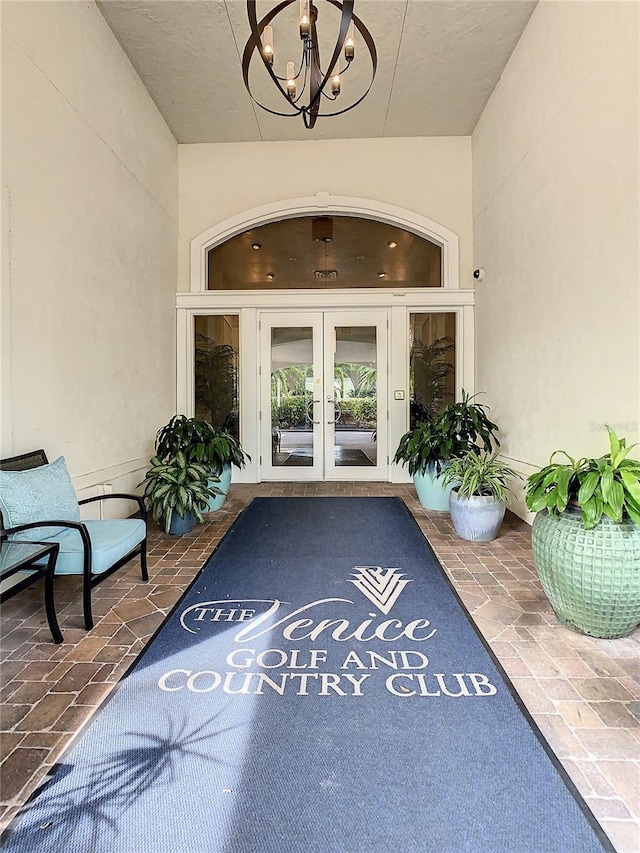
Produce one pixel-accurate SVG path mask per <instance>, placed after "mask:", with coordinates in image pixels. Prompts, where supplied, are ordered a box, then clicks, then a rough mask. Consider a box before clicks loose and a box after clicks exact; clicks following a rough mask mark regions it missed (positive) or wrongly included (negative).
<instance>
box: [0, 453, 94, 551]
mask: <svg viewBox="0 0 640 853" xmlns="http://www.w3.org/2000/svg"><path fill="white" fill-rule="evenodd" d="M0 512H1V513H2V520H3V525H4V527H16V526H17V525H19V524H29V523H31V522H32V521H49V520H54V519H55V520H58V521H80V507H79V506H78V499H77V498H76V493H75V489H74V488H73V484H72V483H71V477H70V476H69V472H68V471H67V466H66V464H65V461H64V456H60V457H59V459H56V460H55V462H50V463H49V464H48V465H41V466H40V467H38V468H28V469H27V470H26V471H2V470H0ZM62 530H64V528H61V527H38V528H34V529H33V530H24V531H23V532H21V533H16V534H13V535H12V536H11V537H10V538H11V539H22V540H24V541H29V542H37V541H39V540H42V539H51V538H53V537H55V536H56V535H57V534H58V533H60V531H62Z"/></svg>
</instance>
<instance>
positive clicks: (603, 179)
mask: <svg viewBox="0 0 640 853" xmlns="http://www.w3.org/2000/svg"><path fill="white" fill-rule="evenodd" d="M639 8H640V7H639V5H638V4H637V3H636V2H631V3H625V2H611V3H609V2H604V3H592V2H547V0H542V2H540V4H539V5H538V6H537V7H536V10H535V11H534V13H533V16H532V17H531V20H530V22H529V24H528V26H527V28H526V30H525V32H524V34H523V36H522V38H521V40H520V42H519V44H518V46H517V48H516V50H515V52H514V54H513V55H512V57H511V59H510V61H509V63H508V65H507V67H506V69H505V72H504V74H503V76H502V78H501V80H500V82H499V84H498V86H497V87H496V89H495V91H494V92H493V94H492V96H491V98H490V100H489V102H488V104H487V107H486V109H485V110H484V112H483V114H482V116H481V118H480V121H479V122H478V125H477V127H476V129H475V132H474V134H473V174H474V178H473V221H474V262H475V266H484V267H485V269H486V277H485V279H484V281H482V282H481V283H480V284H479V285H478V287H477V289H476V302H477V314H476V318H477V325H476V342H477V344H476V378H477V388H480V389H482V390H484V391H486V392H487V397H486V399H487V401H488V402H490V403H491V405H492V413H493V415H494V416H495V419H496V420H497V421H498V422H499V423H500V424H501V426H502V428H503V434H504V442H503V449H504V451H505V453H506V454H507V455H508V456H509V457H511V458H513V459H516V460H519V461H520V467H521V469H522V471H523V472H524V473H526V474H528V473H530V472H531V470H532V468H531V465H541V464H544V463H546V461H547V459H548V457H549V454H550V453H551V451H553V450H555V449H556V448H565V449H566V450H568V451H569V453H572V455H577V456H583V455H600V454H602V453H604V452H606V449H607V447H608V443H607V441H606V433H605V432H603V429H604V427H603V424H604V423H605V422H606V423H609V424H612V425H613V426H615V427H616V428H617V429H618V430H619V433H620V434H622V435H626V436H628V437H629V439H630V440H638V438H639V424H638V422H639V421H640V352H639V346H640V314H639V294H640V278H639V270H638V259H639V243H638V239H639V233H640V232H639V226H640V222H639V217H638V204H639V188H640V183H639V172H638V121H639V119H638V106H639V101H638V43H639V38H638V36H639V31H638V11H639ZM520 509H521V510H522V506H521V505H520Z"/></svg>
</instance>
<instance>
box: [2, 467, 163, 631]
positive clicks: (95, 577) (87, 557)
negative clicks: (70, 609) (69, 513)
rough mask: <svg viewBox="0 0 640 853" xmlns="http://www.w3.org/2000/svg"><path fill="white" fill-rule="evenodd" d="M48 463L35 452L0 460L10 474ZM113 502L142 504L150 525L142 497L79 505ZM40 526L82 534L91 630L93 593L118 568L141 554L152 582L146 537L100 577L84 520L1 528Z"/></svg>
mask: <svg viewBox="0 0 640 853" xmlns="http://www.w3.org/2000/svg"><path fill="white" fill-rule="evenodd" d="M47 462H48V460H47V455H46V453H45V452H44V450H35V451H33V452H32V453H23V454H22V455H20V456H12V457H10V458H7V459H0V468H3V469H5V470H8V471H26V470H28V469H30V468H39V467H40V466H41V465H46V464H47ZM112 499H119V500H129V501H135V502H136V503H137V504H138V512H139V514H140V518H141V519H142V520H143V521H144V522H145V525H146V522H147V510H146V508H145V505H144V500H143V499H142V498H141V497H139V496H138V495H127V494H108V495H96V496H95V497H92V498H83V499H82V500H81V501H78V504H79V505H80V506H82V505H83V504H88V503H93V502H95V501H104V500H112ZM39 527H68V528H69V529H71V530H77V531H78V533H79V534H80V538H81V539H82V546H83V563H82V577H83V583H82V609H83V614H84V626H85V628H86V629H87V631H89V630H90V629H91V628H93V614H92V613H91V590H92V589H93V587H94V586H97V585H98V584H99V583H101V582H102V581H103V580H104V579H105V578H108V577H109V576H110V575H112V574H113V573H114V572H116V571H118V569H120V568H122V566H124V565H125V564H126V563H128V562H130V561H131V560H132V559H133V558H134V557H137V556H138V555H140V569H141V572H142V580H143V581H148V580H149V573H148V571H147V537H146V535H145V537H144V539H143V540H142V542H140V544H139V545H136V547H135V548H133V549H132V550H131V551H129V553H128V554H126V555H125V556H124V557H123V558H122V559H121V560H118V562H116V563H114V564H113V566H110V567H109V568H108V569H107V570H106V571H104V572H99V573H97V574H96V573H94V572H93V571H92V569H91V562H92V559H91V539H90V537H89V531H88V530H87V527H86V525H85V524H84V523H83V522H82V521H58V520H55V519H53V520H50V519H46V520H45V521H33V522H30V523H29V524H19V525H17V526H16V527H10V528H5V529H0V533H1V534H2V535H3V536H9V535H10V534H12V533H20V532H21V531H22V530H32V529H37V528H39Z"/></svg>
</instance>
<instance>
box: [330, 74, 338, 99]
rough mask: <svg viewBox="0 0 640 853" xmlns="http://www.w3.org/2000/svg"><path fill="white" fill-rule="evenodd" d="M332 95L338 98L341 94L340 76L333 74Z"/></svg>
mask: <svg viewBox="0 0 640 853" xmlns="http://www.w3.org/2000/svg"><path fill="white" fill-rule="evenodd" d="M331 94H332V95H333V96H334V97H335V98H337V97H338V95H339V94H340V75H339V74H333V75H332V76H331Z"/></svg>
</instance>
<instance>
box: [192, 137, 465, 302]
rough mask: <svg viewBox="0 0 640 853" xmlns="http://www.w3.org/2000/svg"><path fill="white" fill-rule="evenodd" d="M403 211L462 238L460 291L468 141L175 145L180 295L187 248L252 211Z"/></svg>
mask: <svg viewBox="0 0 640 853" xmlns="http://www.w3.org/2000/svg"><path fill="white" fill-rule="evenodd" d="M323 191H325V192H328V193H330V194H331V195H335V196H350V197H353V198H362V199H372V200H374V201H378V202H382V203H384V204H388V205H394V206H397V207H402V208H406V209H407V210H410V211H414V212H416V213H418V214H420V215H421V216H425V217H427V218H429V219H432V220H434V221H435V222H437V223H438V224H440V225H444V226H445V227H446V228H449V229H450V230H451V231H453V232H454V233H455V234H457V235H458V237H459V238H460V286H461V287H472V286H473V279H472V277H471V271H472V270H471V262H472V243H471V227H472V223H471V142H470V139H469V138H468V137H434V138H429V139H415V138H412V139H350V140H333V139H332V140H317V141H316V140H312V141H303V142H256V143H253V142H247V143H241V144H227V143H225V144H210V145H207V144H202V145H180V148H179V211H180V214H179V218H180V226H179V260H178V289H179V290H181V291H188V290H189V245H190V241H191V240H192V239H193V238H194V237H196V236H198V235H199V234H201V233H202V232H203V231H206V230H207V229H208V228H211V227H212V226H214V225H215V224H217V223H219V222H221V221H223V220H225V219H227V218H229V217H231V216H235V215H237V214H240V213H242V212H244V211H246V210H250V209H252V208H254V207H259V206H261V205H266V204H270V203H273V202H277V201H282V200H286V199H294V198H301V197H310V196H314V195H315V194H316V193H318V192H323Z"/></svg>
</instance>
